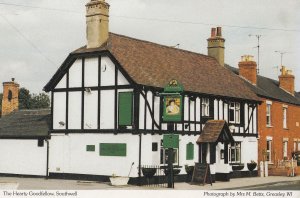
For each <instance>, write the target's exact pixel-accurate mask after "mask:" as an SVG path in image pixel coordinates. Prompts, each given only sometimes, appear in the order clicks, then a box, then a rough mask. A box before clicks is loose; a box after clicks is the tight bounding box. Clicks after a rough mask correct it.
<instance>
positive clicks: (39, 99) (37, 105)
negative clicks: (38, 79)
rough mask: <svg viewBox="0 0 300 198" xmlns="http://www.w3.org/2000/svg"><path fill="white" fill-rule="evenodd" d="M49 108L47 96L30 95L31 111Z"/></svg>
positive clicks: (42, 94)
mask: <svg viewBox="0 0 300 198" xmlns="http://www.w3.org/2000/svg"><path fill="white" fill-rule="evenodd" d="M49 106H50V99H49V96H48V95H47V94H45V93H39V94H33V95H31V100H30V108H31V109H42V108H48V107H49Z"/></svg>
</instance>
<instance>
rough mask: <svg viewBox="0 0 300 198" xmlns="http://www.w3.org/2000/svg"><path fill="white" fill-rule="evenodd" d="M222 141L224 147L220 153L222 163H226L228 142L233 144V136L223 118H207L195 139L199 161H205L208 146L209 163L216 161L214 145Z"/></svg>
mask: <svg viewBox="0 0 300 198" xmlns="http://www.w3.org/2000/svg"><path fill="white" fill-rule="evenodd" d="M219 142H221V143H224V149H223V150H222V151H221V152H222V153H224V154H221V155H222V157H221V159H223V157H224V163H225V164H228V144H234V139H233V136H232V134H231V132H230V130H229V127H228V124H227V123H226V121H225V120H209V121H207V122H206V124H205V126H204V128H203V131H202V133H201V134H200V137H199V138H198V140H197V144H199V154H200V155H199V162H200V163H207V154H208V148H209V161H210V164H214V163H216V146H217V144H218V143H219Z"/></svg>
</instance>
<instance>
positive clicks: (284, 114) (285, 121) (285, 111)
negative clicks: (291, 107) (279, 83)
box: [282, 106, 288, 129]
mask: <svg viewBox="0 0 300 198" xmlns="http://www.w3.org/2000/svg"><path fill="white" fill-rule="evenodd" d="M287 109H288V108H287V107H286V106H284V107H283V119H282V121H283V123H282V124H283V128H284V129H287Z"/></svg>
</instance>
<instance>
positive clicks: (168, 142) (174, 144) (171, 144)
mask: <svg viewBox="0 0 300 198" xmlns="http://www.w3.org/2000/svg"><path fill="white" fill-rule="evenodd" d="M163 147H164V148H179V135H173V134H168V135H164V136H163Z"/></svg>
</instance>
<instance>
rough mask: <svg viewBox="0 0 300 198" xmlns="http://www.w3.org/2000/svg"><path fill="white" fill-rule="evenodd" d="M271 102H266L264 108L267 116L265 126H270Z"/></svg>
mask: <svg viewBox="0 0 300 198" xmlns="http://www.w3.org/2000/svg"><path fill="white" fill-rule="evenodd" d="M271 109H272V104H268V103H267V109H266V117H267V126H268V127H270V126H272V116H271V114H272V110H271Z"/></svg>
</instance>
